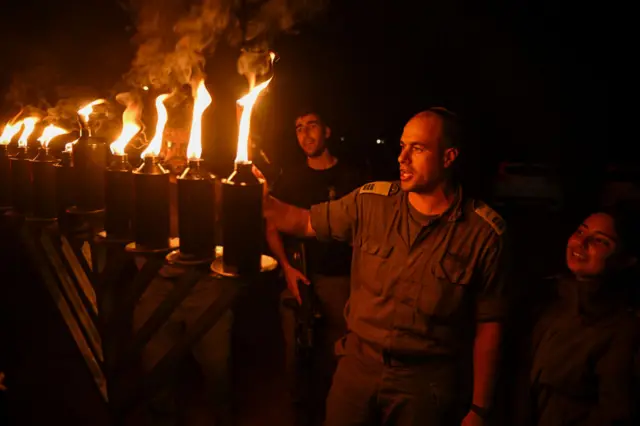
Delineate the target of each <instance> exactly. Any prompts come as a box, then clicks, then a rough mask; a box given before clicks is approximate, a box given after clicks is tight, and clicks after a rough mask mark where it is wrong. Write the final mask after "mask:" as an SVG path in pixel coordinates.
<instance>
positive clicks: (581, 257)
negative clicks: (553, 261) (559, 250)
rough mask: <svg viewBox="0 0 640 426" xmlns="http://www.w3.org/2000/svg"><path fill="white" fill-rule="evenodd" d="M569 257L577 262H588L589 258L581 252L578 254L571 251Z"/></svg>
mask: <svg viewBox="0 0 640 426" xmlns="http://www.w3.org/2000/svg"><path fill="white" fill-rule="evenodd" d="M569 255H570V256H571V258H572V259H576V260H579V261H585V260H587V256H586V255H585V254H584V253H580V252H577V251H575V250H571V251H570V252H569Z"/></svg>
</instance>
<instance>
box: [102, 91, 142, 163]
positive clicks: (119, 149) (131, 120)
mask: <svg viewBox="0 0 640 426" xmlns="http://www.w3.org/2000/svg"><path fill="white" fill-rule="evenodd" d="M139 113H140V109H139V107H138V106H137V105H136V104H133V103H132V104H130V105H129V106H127V108H126V109H125V110H124V113H122V132H120V136H119V137H118V139H116V140H115V141H114V142H113V143H112V144H111V145H110V146H109V147H110V148H111V153H112V154H113V155H124V151H125V149H126V147H127V144H128V143H129V142H130V141H131V139H133V137H134V136H135V135H137V134H138V132H139V131H140V126H139V125H138V115H139Z"/></svg>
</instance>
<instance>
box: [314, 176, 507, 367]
mask: <svg viewBox="0 0 640 426" xmlns="http://www.w3.org/2000/svg"><path fill="white" fill-rule="evenodd" d="M310 215H311V225H312V227H313V229H314V230H315V232H316V235H317V237H318V238H319V239H321V240H329V239H337V240H340V241H347V242H351V243H352V244H353V261H352V267H351V298H350V300H349V304H348V305H347V308H346V309H345V316H346V319H347V324H348V327H349V330H350V331H351V332H353V333H355V334H356V335H357V336H358V337H359V338H360V339H362V340H364V341H365V342H367V343H369V344H372V345H374V346H376V347H379V348H380V349H381V350H385V351H389V352H390V353H394V354H398V355H430V354H442V355H455V354H457V353H459V352H460V349H461V345H462V344H463V342H464V341H465V337H468V336H469V334H470V333H471V335H472V334H473V332H474V331H475V322H476V321H480V322H481V321H487V322H488V321H499V320H501V319H502V318H503V317H504V314H505V311H506V309H505V284H506V279H505V275H506V274H505V272H506V271H505V263H506V262H505V255H506V251H507V250H506V249H505V243H504V239H505V235H504V232H505V225H504V222H503V221H502V219H501V218H500V216H498V215H497V213H495V212H494V211H493V210H491V209H490V208H489V207H488V206H487V205H485V204H484V203H481V202H477V201H474V200H472V199H469V198H464V197H463V195H462V191H461V190H458V192H457V196H456V198H455V200H454V202H453V203H452V205H451V206H450V207H449V209H448V210H447V211H446V212H444V213H443V214H441V215H439V216H435V217H433V218H432V219H431V220H430V221H429V223H428V224H426V225H425V226H424V227H423V229H422V230H421V231H420V232H419V233H418V234H417V236H416V238H415V241H414V242H413V244H410V242H409V241H410V230H409V220H410V218H409V202H408V194H407V193H405V192H403V191H402V190H401V189H400V187H399V185H398V183H395V182H394V183H392V182H374V183H370V184H366V185H364V186H362V187H361V188H359V189H356V190H355V191H353V192H351V193H350V194H349V195H347V196H345V197H343V198H341V199H339V200H335V201H329V202H326V203H322V204H318V205H315V206H313V207H312V208H311V211H310ZM466 341H468V339H467V340H466Z"/></svg>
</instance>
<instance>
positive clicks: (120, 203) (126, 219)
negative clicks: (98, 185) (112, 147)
mask: <svg viewBox="0 0 640 426" xmlns="http://www.w3.org/2000/svg"><path fill="white" fill-rule="evenodd" d="M105 205H106V208H105V213H104V229H105V231H106V235H107V237H108V238H110V239H115V240H129V241H130V238H131V212H132V209H133V174H132V167H131V164H129V157H128V155H127V154H123V155H117V154H114V155H113V156H112V159H111V164H110V165H109V167H108V168H107V170H106V171H105Z"/></svg>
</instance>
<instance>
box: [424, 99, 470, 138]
mask: <svg viewBox="0 0 640 426" xmlns="http://www.w3.org/2000/svg"><path fill="white" fill-rule="evenodd" d="M426 112H430V113H432V114H435V115H437V116H438V117H440V120H442V139H443V141H444V145H445V147H446V148H460V147H461V146H462V126H461V124H460V119H459V118H458V115H457V114H456V113H455V112H452V111H450V110H448V109H447V108H445V107H439V106H438V107H431V108H429V109H428V110H427V111H426Z"/></svg>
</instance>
